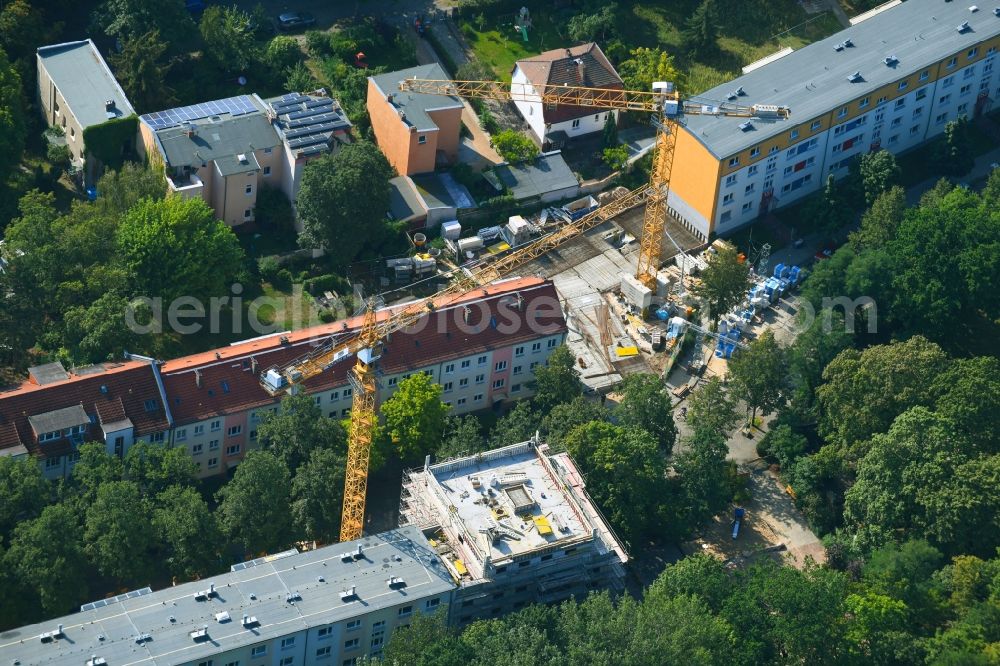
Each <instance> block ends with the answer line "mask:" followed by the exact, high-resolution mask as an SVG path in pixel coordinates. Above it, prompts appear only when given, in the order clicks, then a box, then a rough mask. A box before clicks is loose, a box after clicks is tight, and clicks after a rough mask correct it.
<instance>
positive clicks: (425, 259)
mask: <svg viewBox="0 0 1000 666" xmlns="http://www.w3.org/2000/svg"><path fill="white" fill-rule="evenodd" d="M413 270H414V272H415V273H416V274H417V275H426V274H427V273H433V272H434V271H435V270H437V260H435V259H434V257H432V256H430V255H429V254H418V255H417V256H415V257H413Z"/></svg>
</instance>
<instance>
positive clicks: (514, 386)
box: [510, 384, 521, 393]
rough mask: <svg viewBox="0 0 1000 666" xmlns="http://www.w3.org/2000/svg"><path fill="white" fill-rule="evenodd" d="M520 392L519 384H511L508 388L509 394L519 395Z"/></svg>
mask: <svg viewBox="0 0 1000 666" xmlns="http://www.w3.org/2000/svg"><path fill="white" fill-rule="evenodd" d="M520 391H521V385H520V384H511V387H510V392H511V393H519V392H520Z"/></svg>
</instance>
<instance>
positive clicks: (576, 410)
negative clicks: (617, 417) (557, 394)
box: [542, 395, 611, 450]
mask: <svg viewBox="0 0 1000 666" xmlns="http://www.w3.org/2000/svg"><path fill="white" fill-rule="evenodd" d="M610 417H611V413H610V412H609V411H608V410H607V409H606V408H605V407H604V406H603V405H602V404H601V403H600V402H599V401H597V400H594V399H592V398H588V397H587V396H583V395H580V396H577V397H575V398H573V401H572V402H564V403H562V404H559V405H556V406H555V407H553V408H552V409H551V410H550V411H549V413H548V414H546V416H545V418H544V419H542V432H543V433H544V434H545V441H546V443H548V444H549V445H551V446H552V447H553V448H555V449H557V450H558V449H561V448H563V440H564V439H565V438H566V435H568V434H569V433H570V432H572V431H573V429H574V428H576V427H577V426H582V425H584V424H586V423H590V422H591V421H607V420H609V419H610Z"/></svg>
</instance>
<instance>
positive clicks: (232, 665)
mask: <svg viewBox="0 0 1000 666" xmlns="http://www.w3.org/2000/svg"><path fill="white" fill-rule="evenodd" d="M226 666H240V662H239V661H227V662H226Z"/></svg>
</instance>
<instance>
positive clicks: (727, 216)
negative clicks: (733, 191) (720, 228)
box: [719, 210, 733, 224]
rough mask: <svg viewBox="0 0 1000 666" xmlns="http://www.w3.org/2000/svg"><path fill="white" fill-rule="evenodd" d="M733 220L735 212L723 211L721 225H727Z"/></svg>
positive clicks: (720, 219)
mask: <svg viewBox="0 0 1000 666" xmlns="http://www.w3.org/2000/svg"><path fill="white" fill-rule="evenodd" d="M731 219H733V211H731V210H724V211H722V215H720V216H719V224H725V223H726V222H728V221H729V220H731Z"/></svg>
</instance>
